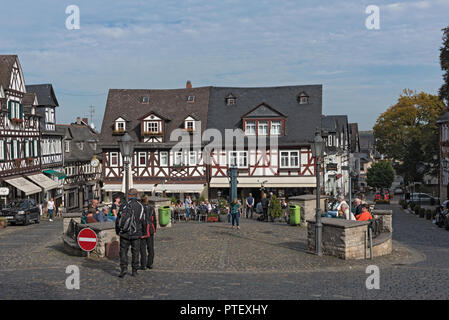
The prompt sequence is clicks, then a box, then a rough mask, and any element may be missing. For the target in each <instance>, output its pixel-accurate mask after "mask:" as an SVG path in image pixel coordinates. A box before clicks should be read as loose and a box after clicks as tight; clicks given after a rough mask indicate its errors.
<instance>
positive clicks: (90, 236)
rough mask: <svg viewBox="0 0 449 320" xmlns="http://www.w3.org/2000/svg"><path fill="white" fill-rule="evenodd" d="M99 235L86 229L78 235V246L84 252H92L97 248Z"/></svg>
mask: <svg viewBox="0 0 449 320" xmlns="http://www.w3.org/2000/svg"><path fill="white" fill-rule="evenodd" d="M97 241H98V239H97V234H96V233H95V231H93V230H92V229H90V228H85V229H83V230H81V231H80V233H78V245H79V246H80V248H81V249H82V250H84V251H92V250H94V249H95V247H96V246H97Z"/></svg>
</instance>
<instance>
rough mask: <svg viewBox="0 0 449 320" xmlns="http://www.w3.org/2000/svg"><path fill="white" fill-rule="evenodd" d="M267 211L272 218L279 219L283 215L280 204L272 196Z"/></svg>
mask: <svg viewBox="0 0 449 320" xmlns="http://www.w3.org/2000/svg"><path fill="white" fill-rule="evenodd" d="M268 209H269V211H268V212H269V213H270V216H271V217H272V218H277V217H280V216H282V214H283V213H284V212H283V210H282V207H281V202H280V201H279V199H278V198H277V197H276V196H275V195H274V194H273V195H272V196H271V199H270V206H269V208H268Z"/></svg>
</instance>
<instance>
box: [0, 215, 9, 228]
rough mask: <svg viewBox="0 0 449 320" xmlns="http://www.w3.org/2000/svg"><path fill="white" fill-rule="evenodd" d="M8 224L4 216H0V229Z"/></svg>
mask: <svg viewBox="0 0 449 320" xmlns="http://www.w3.org/2000/svg"><path fill="white" fill-rule="evenodd" d="M7 226H8V220H7V219H6V218H5V217H0V229H3V228H6V227H7Z"/></svg>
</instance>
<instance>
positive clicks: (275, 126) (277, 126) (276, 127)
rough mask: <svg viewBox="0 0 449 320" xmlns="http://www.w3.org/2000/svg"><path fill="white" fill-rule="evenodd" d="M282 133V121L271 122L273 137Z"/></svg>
mask: <svg viewBox="0 0 449 320" xmlns="http://www.w3.org/2000/svg"><path fill="white" fill-rule="evenodd" d="M281 131H282V124H281V122H280V121H271V133H270V134H272V135H276V136H278V135H280V134H281Z"/></svg>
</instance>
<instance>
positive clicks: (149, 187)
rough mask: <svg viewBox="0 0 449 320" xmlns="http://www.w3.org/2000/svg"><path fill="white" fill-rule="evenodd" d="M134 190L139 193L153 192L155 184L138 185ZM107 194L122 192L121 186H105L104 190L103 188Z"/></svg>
mask: <svg viewBox="0 0 449 320" xmlns="http://www.w3.org/2000/svg"><path fill="white" fill-rule="evenodd" d="M133 188H136V189H137V191H139V192H152V191H153V188H154V184H137V183H135V184H134V185H133ZM101 189H102V190H104V191H105V192H122V185H121V184H103V188H101Z"/></svg>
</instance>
